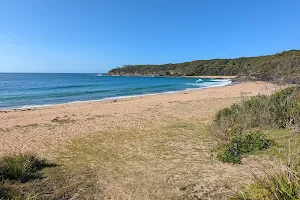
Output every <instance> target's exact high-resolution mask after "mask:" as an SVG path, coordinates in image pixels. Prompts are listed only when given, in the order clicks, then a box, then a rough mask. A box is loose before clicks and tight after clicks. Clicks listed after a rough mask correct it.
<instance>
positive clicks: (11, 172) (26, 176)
mask: <svg viewBox="0 0 300 200" xmlns="http://www.w3.org/2000/svg"><path fill="white" fill-rule="evenodd" d="M49 166H51V164H48V163H47V162H46V160H45V159H41V158H38V157H36V156H33V155H29V154H19V155H13V156H6V157H3V158H2V160H1V163H0V177H1V179H9V180H17V181H18V180H19V181H22V182H24V181H28V180H30V179H34V178H38V177H40V174H39V173H38V172H39V170H41V169H42V168H44V167H49Z"/></svg>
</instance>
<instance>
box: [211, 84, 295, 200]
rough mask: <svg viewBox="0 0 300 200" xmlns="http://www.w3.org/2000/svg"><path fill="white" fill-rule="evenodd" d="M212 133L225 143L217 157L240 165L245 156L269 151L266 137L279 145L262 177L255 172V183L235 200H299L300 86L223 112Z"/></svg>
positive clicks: (216, 120)
mask: <svg viewBox="0 0 300 200" xmlns="http://www.w3.org/2000/svg"><path fill="white" fill-rule="evenodd" d="M254 129H255V130H256V131H253V130H254ZM212 130H213V133H214V135H215V136H217V137H218V138H219V139H220V141H222V142H221V145H220V146H221V148H219V149H220V151H219V154H218V159H219V160H220V161H222V162H231V163H240V162H241V155H242V154H247V153H251V152H254V151H256V150H263V149H266V148H268V147H269V145H270V141H268V140H267V139H266V138H272V140H274V142H275V143H276V146H274V147H273V148H272V151H270V152H272V153H271V154H272V156H273V158H275V159H273V161H272V162H270V161H268V162H269V163H268V164H269V166H268V167H265V168H264V169H262V170H261V172H262V174H261V175H262V176H258V175H257V174H256V173H254V174H253V177H254V183H253V184H250V185H248V186H246V187H244V189H243V190H242V191H241V192H238V193H237V195H235V196H234V198H232V199H266V200H269V199H270V200H271V199H286V200H289V199H300V170H299V169H300V168H299V166H300V165H299V164H300V156H299V152H300V151H299V142H300V136H299V133H298V131H299V130H300V87H299V86H295V87H289V88H286V89H283V90H281V91H279V92H276V93H275V94H273V95H270V96H266V95H259V96H255V97H252V98H250V99H249V100H244V101H242V102H241V103H239V104H234V105H232V106H231V107H230V108H225V109H223V110H220V111H219V112H218V113H217V114H216V116H215V119H214V124H213V129H212ZM266 130H268V131H266ZM262 133H264V134H262ZM292 140H293V141H294V144H292V143H291V141H292ZM271 144H272V143H271ZM286 144H288V145H286ZM274 162H276V163H275V165H274ZM272 163H273V164H272Z"/></svg>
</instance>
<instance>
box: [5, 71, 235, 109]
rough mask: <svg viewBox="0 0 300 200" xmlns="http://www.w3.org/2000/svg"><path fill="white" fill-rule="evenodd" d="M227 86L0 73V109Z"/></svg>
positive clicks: (220, 82) (222, 82)
mask: <svg viewBox="0 0 300 200" xmlns="http://www.w3.org/2000/svg"><path fill="white" fill-rule="evenodd" d="M230 83H231V81H230V80H212V79H202V80H201V79H200V80H199V79H198V78H166V77H121V76H98V75H97V74H21V73H12V74H10V73H0V109H1V110H5V109H11V108H24V107H35V106H43V105H53V104H61V103H71V102H80V101H94V100H105V99H114V98H121V97H128V96H137V95H148V94H156V93H165V92H176V91H183V90H187V89H197V88H207V87H216V86H221V85H228V84H230Z"/></svg>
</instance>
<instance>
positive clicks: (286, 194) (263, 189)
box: [232, 135, 300, 200]
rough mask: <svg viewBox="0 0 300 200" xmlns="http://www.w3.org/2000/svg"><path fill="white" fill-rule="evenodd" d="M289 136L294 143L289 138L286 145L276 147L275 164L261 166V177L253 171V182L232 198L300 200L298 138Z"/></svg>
mask: <svg viewBox="0 0 300 200" xmlns="http://www.w3.org/2000/svg"><path fill="white" fill-rule="evenodd" d="M291 136H292V137H294V138H295V139H294V144H293V145H291V138H289V140H288V145H287V146H285V147H283V148H280V149H278V150H279V151H278V152H277V155H278V156H279V157H278V156H277V157H275V159H274V160H275V162H276V164H275V165H274V164H273V166H272V165H270V166H268V167H264V168H262V169H261V172H262V173H261V175H262V177H260V176H257V174H255V173H254V174H253V178H254V183H253V184H251V185H248V186H246V187H244V189H243V190H242V191H241V192H239V193H238V194H237V195H235V197H234V198H232V199H254V200H255V199H257V200H258V199H264V200H271V199H280V200H281V199H282V200H292V199H294V200H300V154H299V150H300V149H299V139H297V137H298V136H297V135H291ZM295 136H296V137H295Z"/></svg>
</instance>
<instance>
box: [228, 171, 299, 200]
mask: <svg viewBox="0 0 300 200" xmlns="http://www.w3.org/2000/svg"><path fill="white" fill-rule="evenodd" d="M291 174H293V176H292V178H291V177H290V175H291ZM299 178H300V177H299V176H298V174H296V172H292V173H290V174H288V173H278V174H273V175H269V176H268V177H266V178H260V179H257V180H256V182H255V183H254V184H252V185H250V186H248V187H247V188H245V189H244V191H243V193H241V194H239V195H237V196H236V197H234V198H232V199H241V200H242V199H253V200H255V199H257V200H260V199H265V200H269V199H270V200H271V199H280V200H281V199H282V200H290V199H291V200H292V199H300V180H299Z"/></svg>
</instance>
